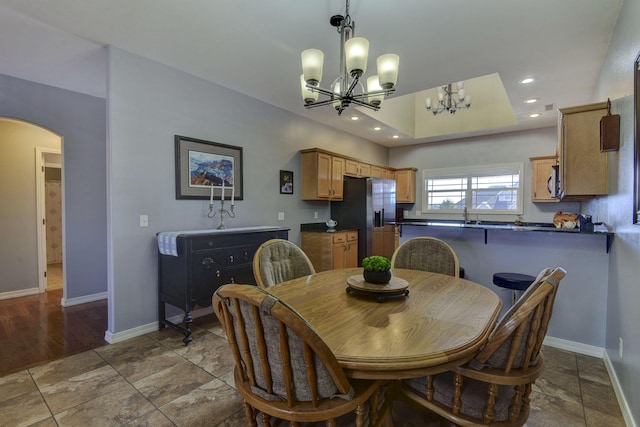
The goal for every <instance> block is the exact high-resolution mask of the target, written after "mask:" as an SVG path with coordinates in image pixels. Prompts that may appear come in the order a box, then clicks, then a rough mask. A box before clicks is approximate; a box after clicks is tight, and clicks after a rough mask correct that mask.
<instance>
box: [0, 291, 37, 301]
mask: <svg viewBox="0 0 640 427" xmlns="http://www.w3.org/2000/svg"><path fill="white" fill-rule="evenodd" d="M39 293H40V288H31V289H20V290H18V291H9V292H2V293H0V300H3V299H10V298H18V297H26V296H28V295H36V294H39Z"/></svg>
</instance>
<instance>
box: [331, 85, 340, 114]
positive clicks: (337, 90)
mask: <svg viewBox="0 0 640 427" xmlns="http://www.w3.org/2000/svg"><path fill="white" fill-rule="evenodd" d="M333 93H335V94H336V95H337V96H336V95H334V96H333V99H334V101H333V103H332V104H333V108H335V109H336V110H339V109H340V107H342V98H341V97H340V81H339V80H338V81H337V82H336V83H335V85H334V86H333Z"/></svg>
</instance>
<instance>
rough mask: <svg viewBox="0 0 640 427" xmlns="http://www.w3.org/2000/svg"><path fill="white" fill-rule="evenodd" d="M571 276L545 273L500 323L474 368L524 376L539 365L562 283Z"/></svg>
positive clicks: (559, 271) (559, 270)
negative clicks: (516, 372) (531, 368)
mask: <svg viewBox="0 0 640 427" xmlns="http://www.w3.org/2000/svg"><path fill="white" fill-rule="evenodd" d="M566 274H567V272H566V271H565V270H564V269H562V268H561V267H557V268H556V269H555V270H553V271H551V270H550V269H544V270H542V271H541V272H540V274H538V277H537V278H536V280H535V281H534V282H533V283H532V284H531V286H529V288H527V290H526V291H525V292H524V293H523V294H522V296H521V297H520V298H519V299H518V301H517V302H516V303H515V304H514V305H513V306H512V307H511V308H510V309H509V311H507V312H506V313H505V315H504V316H503V317H502V318H501V319H500V321H498V323H497V324H496V326H495V328H494V329H493V331H492V332H491V334H490V335H489V339H488V341H487V344H486V345H485V346H484V347H483V348H482V350H480V352H479V353H478V354H477V355H476V357H475V358H474V360H472V361H471V362H470V366H471V367H473V368H476V369H482V368H484V367H490V368H497V369H504V371H505V373H507V374H508V373H509V372H510V371H511V370H512V369H522V370H523V371H524V372H526V371H527V370H528V368H529V367H530V366H534V365H536V364H537V363H538V356H539V354H540V349H541V347H542V341H543V340H544V337H545V335H546V334H547V327H548V325H549V320H550V319H551V314H552V312H553V303H554V301H555V297H556V293H557V291H558V285H559V284H560V280H562V278H564V276H565V275H566Z"/></svg>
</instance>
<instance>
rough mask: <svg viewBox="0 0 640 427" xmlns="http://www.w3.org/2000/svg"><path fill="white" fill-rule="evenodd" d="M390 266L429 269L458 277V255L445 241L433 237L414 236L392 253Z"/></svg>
mask: <svg viewBox="0 0 640 427" xmlns="http://www.w3.org/2000/svg"><path fill="white" fill-rule="evenodd" d="M391 268H408V269H410V270H423V271H431V272H434V273H441V274H447V275H449V276H454V277H460V261H459V260H458V255H456V252H455V251H454V250H453V248H452V247H451V246H449V245H448V244H447V243H446V242H444V241H442V240H440V239H436V238H435V237H426V236H422V237H414V238H413V239H409V240H407V241H406V242H404V243H403V244H402V245H400V247H398V249H396V251H395V252H394V253H393V257H392V258H391Z"/></svg>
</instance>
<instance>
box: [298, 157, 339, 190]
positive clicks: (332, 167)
mask: <svg viewBox="0 0 640 427" xmlns="http://www.w3.org/2000/svg"><path fill="white" fill-rule="evenodd" d="M301 153H302V200H342V197H343V191H342V188H343V181H344V172H345V171H344V159H343V158H341V157H336V156H332V155H331V154H328V153H323V152H319V151H315V150H303V151H302V152H301Z"/></svg>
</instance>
